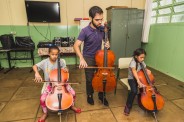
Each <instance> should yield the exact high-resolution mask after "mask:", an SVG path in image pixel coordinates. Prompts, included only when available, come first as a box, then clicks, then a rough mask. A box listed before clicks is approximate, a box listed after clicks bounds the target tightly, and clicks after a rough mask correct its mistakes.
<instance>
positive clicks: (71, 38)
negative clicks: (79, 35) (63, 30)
mask: <svg viewBox="0 0 184 122" xmlns="http://www.w3.org/2000/svg"><path fill="white" fill-rule="evenodd" d="M74 43H75V37H69V46H70V47H72V46H73V45H74Z"/></svg>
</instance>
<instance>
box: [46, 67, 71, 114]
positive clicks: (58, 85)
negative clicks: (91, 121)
mask: <svg viewBox="0 0 184 122" xmlns="http://www.w3.org/2000/svg"><path fill="white" fill-rule="evenodd" d="M57 75H58V69H54V70H52V71H51V72H50V75H49V78H50V81H57ZM68 79H69V73H68V72H66V71H64V69H61V82H54V83H52V85H53V92H52V93H50V94H48V96H47V98H46V101H45V103H46V106H47V108H48V109H50V110H52V111H59V110H65V109H68V108H69V107H70V106H71V105H72V103H73V96H72V94H71V93H70V92H68V91H67V89H66V87H65V85H63V84H62V83H66V81H68ZM60 97H61V98H60ZM59 103H61V104H59ZM60 105H61V106H60ZM59 108H61V109H59Z"/></svg>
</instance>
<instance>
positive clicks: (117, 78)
mask: <svg viewBox="0 0 184 122" xmlns="http://www.w3.org/2000/svg"><path fill="white" fill-rule="evenodd" d="M119 71H120V68H118V70H117V75H116V87H115V89H114V95H116V90H117V83H118V80H119Z"/></svg>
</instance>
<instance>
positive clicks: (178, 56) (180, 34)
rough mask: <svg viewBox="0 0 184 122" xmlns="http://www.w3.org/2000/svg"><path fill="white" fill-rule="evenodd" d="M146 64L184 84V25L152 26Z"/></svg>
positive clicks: (146, 45) (144, 45)
mask: <svg viewBox="0 0 184 122" xmlns="http://www.w3.org/2000/svg"><path fill="white" fill-rule="evenodd" d="M142 46H143V47H144V48H145V50H146V51H147V56H146V64H147V65H148V66H150V67H153V68H154V69H157V70H159V71H161V72H163V73H165V74H168V75H170V76H172V77H174V78H176V79H178V80H181V81H183V82H184V23H177V24H155V25H152V26H151V29H150V34H149V41H148V43H147V44H143V45H142Z"/></svg>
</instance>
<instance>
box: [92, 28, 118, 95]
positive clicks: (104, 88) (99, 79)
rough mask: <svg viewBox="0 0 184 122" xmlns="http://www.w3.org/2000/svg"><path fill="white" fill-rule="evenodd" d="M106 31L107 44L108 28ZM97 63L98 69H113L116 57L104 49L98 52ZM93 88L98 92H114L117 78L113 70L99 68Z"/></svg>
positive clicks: (93, 81)
mask: <svg viewBox="0 0 184 122" xmlns="http://www.w3.org/2000/svg"><path fill="white" fill-rule="evenodd" d="M104 31H105V42H107V27H106V26H105V29H104ZM95 61H96V65H97V66H98V67H113V65H114V61H115V55H114V53H113V51H111V50H107V48H106V47H104V50H98V51H97V52H96V55H95ZM92 86H93V89H94V90H95V91H98V92H109V91H112V90H114V89H115V87H116V78H115V74H114V72H113V70H112V69H108V68H99V69H98V71H97V72H96V73H95V74H94V77H93V80H92Z"/></svg>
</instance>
